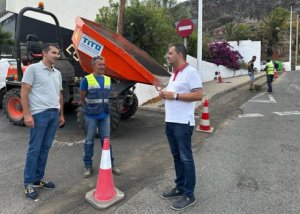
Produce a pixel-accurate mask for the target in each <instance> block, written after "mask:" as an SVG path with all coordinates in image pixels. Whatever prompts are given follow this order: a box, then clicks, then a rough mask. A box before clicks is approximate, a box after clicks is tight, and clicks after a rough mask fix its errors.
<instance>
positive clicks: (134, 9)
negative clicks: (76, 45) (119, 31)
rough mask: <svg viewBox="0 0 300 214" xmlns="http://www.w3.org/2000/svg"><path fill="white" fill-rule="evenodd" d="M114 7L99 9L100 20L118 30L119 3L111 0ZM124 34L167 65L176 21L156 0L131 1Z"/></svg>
mask: <svg viewBox="0 0 300 214" xmlns="http://www.w3.org/2000/svg"><path fill="white" fill-rule="evenodd" d="M110 6H111V7H103V8H101V9H99V14H97V17H96V22H98V23H102V24H104V25H105V26H107V27H108V28H110V29H111V30H113V31H115V30H116V25H117V15H116V14H117V7H118V3H113V2H112V1H110ZM123 36H124V37H125V38H127V39H128V40H130V41H131V42H132V43H133V44H135V45H137V46H138V47H139V48H141V49H142V50H144V51H146V52H147V53H148V54H150V55H151V56H152V57H153V58H155V59H156V60H157V61H158V62H160V63H161V64H163V63H164V60H165V58H164V56H165V54H166V51H167V49H168V46H169V44H170V43H173V42H174V41H175V40H176V34H175V26H174V20H173V19H172V17H171V16H169V14H168V11H167V10H166V8H164V7H162V6H160V5H158V4H157V2H155V1H153V0H147V1H142V2H140V1H139V0H131V1H130V4H129V6H127V7H126V12H125V26H124V35H123Z"/></svg>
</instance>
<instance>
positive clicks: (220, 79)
mask: <svg viewBox="0 0 300 214" xmlns="http://www.w3.org/2000/svg"><path fill="white" fill-rule="evenodd" d="M218 83H223V78H222V76H221V73H220V72H219V76H218Z"/></svg>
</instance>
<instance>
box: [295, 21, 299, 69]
mask: <svg viewBox="0 0 300 214" xmlns="http://www.w3.org/2000/svg"><path fill="white" fill-rule="evenodd" d="M298 20H299V15H297V25H296V52H295V70H296V66H297V61H298V25H299V23H298Z"/></svg>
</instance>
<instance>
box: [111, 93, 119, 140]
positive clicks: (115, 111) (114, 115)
mask: <svg viewBox="0 0 300 214" xmlns="http://www.w3.org/2000/svg"><path fill="white" fill-rule="evenodd" d="M109 108H110V135H113V134H114V133H115V132H116V130H117V129H118V127H119V125H120V119H121V118H120V112H119V103H118V100H117V99H110V100H109Z"/></svg>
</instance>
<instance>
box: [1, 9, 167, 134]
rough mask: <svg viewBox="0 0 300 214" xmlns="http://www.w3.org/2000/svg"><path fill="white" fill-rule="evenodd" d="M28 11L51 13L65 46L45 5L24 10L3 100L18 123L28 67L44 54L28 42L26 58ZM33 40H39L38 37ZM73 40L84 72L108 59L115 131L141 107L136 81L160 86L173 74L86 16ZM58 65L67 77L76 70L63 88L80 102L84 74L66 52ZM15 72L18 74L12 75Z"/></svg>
mask: <svg viewBox="0 0 300 214" xmlns="http://www.w3.org/2000/svg"><path fill="white" fill-rule="evenodd" d="M26 11H35V12H38V13H43V14H47V15H49V16H51V17H52V18H53V19H54V21H55V23H56V29H57V44H58V45H60V47H62V42H61V36H60V31H59V23H58V20H57V18H56V17H55V16H54V14H52V13H51V12H48V11H45V10H44V9H43V7H39V8H30V7H27V8H24V9H22V10H21V11H20V13H19V15H18V21H17V27H16V35H15V40H16V51H17V54H16V55H17V67H16V68H15V72H9V74H10V76H8V78H7V82H6V91H7V92H6V95H5V97H4V100H3V106H4V112H5V114H6V115H7V117H8V118H9V120H10V121H11V122H13V123H14V124H17V125H23V124H24V120H23V113H22V107H21V102H20V85H21V79H22V74H23V72H26V66H28V65H29V64H31V63H35V62H38V61H39V60H41V55H40V53H36V52H33V51H32V50H30V47H29V46H30V45H28V44H26V47H27V52H26V54H25V55H27V57H26V56H25V57H24V58H22V55H21V46H22V43H21V42H20V38H19V37H20V31H21V25H22V17H23V14H24V12H26ZM32 39H34V40H35V38H32ZM32 39H31V40H32ZM36 42H38V41H35V42H34V44H37V43H36ZM72 42H73V45H72V46H70V47H68V48H67V52H68V53H69V54H70V56H72V57H73V59H74V60H76V61H78V62H79V63H80V65H81V67H82V69H83V70H84V71H85V72H86V73H85V74H84V73H83V75H86V74H88V73H92V72H93V70H92V63H91V61H92V58H93V57H95V56H98V55H102V56H104V58H105V59H106V71H105V74H106V75H108V76H110V77H111V78H112V83H113V90H112V93H111V95H110V117H111V134H113V133H114V132H115V131H116V129H117V128H118V126H119V123H120V120H121V119H128V118H130V117H132V116H133V115H134V114H135V113H136V111H137V109H138V98H137V96H136V94H135V93H134V90H135V84H136V83H144V84H150V85H154V86H156V87H160V85H161V82H160V80H159V79H160V77H161V76H169V75H170V74H169V73H168V72H167V71H166V70H165V69H164V68H163V67H162V66H160V65H159V64H158V63H157V62H156V61H155V60H154V59H153V58H151V57H150V56H149V55H148V54H147V53H146V52H144V51H142V50H140V49H139V48H137V47H136V46H135V45H133V44H132V43H130V42H129V41H127V40H126V39H125V38H123V37H122V36H121V35H118V34H116V33H114V32H112V31H110V30H108V29H107V28H105V27H104V26H102V25H99V24H97V23H95V22H92V21H89V20H86V19H84V18H80V17H77V19H76V27H75V30H74V33H73V36H72ZM29 43H30V42H29ZM38 57H39V58H38ZM22 62H23V66H22ZM26 63H27V64H26ZM55 67H56V68H57V69H58V70H60V71H61V72H62V76H64V73H69V74H70V73H72V72H73V76H72V77H73V79H75V80H77V81H73V82H72V81H69V80H66V81H65V84H63V87H66V89H67V90H66V89H65V88H64V91H65V92H64V96H65V97H67V98H68V100H67V101H68V102H72V103H73V104H80V99H79V97H80V96H79V91H80V90H79V81H78V80H80V77H74V71H72V64H71V63H70V59H67V58H66V57H65V56H64V55H63V56H62V58H61V59H60V60H59V61H58V63H57V65H55ZM66 71H67V72H66ZM70 71H72V72H70ZM12 73H14V74H13V75H12ZM16 74H17V78H16ZM83 75H82V76H83ZM69 76H70V75H69ZM63 80H64V78H63ZM77 112H78V113H77V122H78V124H79V126H81V127H83V124H84V117H83V111H82V109H81V108H80V107H79V108H78V110H77Z"/></svg>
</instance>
